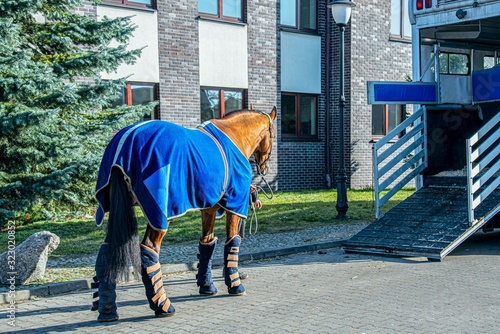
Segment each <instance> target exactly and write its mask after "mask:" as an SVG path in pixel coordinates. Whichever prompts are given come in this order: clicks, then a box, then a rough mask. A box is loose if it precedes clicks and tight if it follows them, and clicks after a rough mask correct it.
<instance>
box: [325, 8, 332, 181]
mask: <svg viewBox="0 0 500 334" xmlns="http://www.w3.org/2000/svg"><path fill="white" fill-rule="evenodd" d="M330 34H331V27H330V11H329V8H328V7H327V8H326V45H325V48H326V50H325V58H326V59H325V81H326V85H325V181H326V186H327V188H328V189H330V188H331V187H332V179H331V178H332V166H331V163H330V150H331V146H330V93H331V92H330V73H331V68H330V52H331V51H330V47H331V46H330V44H331V43H330V38H331V35H330Z"/></svg>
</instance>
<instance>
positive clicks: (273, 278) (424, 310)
mask: <svg viewBox="0 0 500 334" xmlns="http://www.w3.org/2000/svg"><path fill="white" fill-rule="evenodd" d="M499 239H500V232H495V233H491V234H482V233H479V234H477V235H474V236H473V237H471V238H470V239H469V240H468V241H466V242H465V243H464V244H462V245H461V246H460V247H459V248H457V249H456V250H455V251H454V252H452V254H451V255H449V256H448V257H446V258H445V259H444V260H443V261H442V262H428V261H426V259H422V258H404V259H402V258H388V257H379V256H372V255H362V254H345V253H344V252H343V251H342V250H341V249H340V248H332V249H328V250H321V251H319V252H318V251H316V252H309V253H302V254H296V255H290V256H286V257H281V258H276V259H272V260H267V261H259V262H251V263H247V264H243V265H242V266H241V269H243V270H244V271H246V272H247V273H249V275H250V278H249V279H248V280H247V281H245V282H244V284H245V287H246V288H247V292H248V293H247V295H246V296H242V297H231V296H228V295H227V293H226V289H225V286H224V282H223V280H222V279H221V277H220V272H219V270H216V271H215V272H214V274H215V276H216V285H217V287H218V289H219V291H220V292H219V295H218V296H215V297H208V298H207V297H199V296H198V294H197V287H196V282H195V279H194V272H186V273H180V274H175V275H172V276H168V277H166V278H164V281H165V283H166V291H167V294H168V295H169V296H170V298H171V300H172V302H173V303H174V305H175V306H176V309H177V314H176V316H174V317H171V318H164V319H157V318H155V317H154V316H153V314H152V312H151V311H150V310H149V308H148V305H147V301H146V299H145V296H144V291H143V290H144V289H143V286H142V284H138V283H133V284H125V285H122V286H120V287H119V290H118V305H119V312H120V316H121V320H120V321H118V322H114V323H109V324H102V323H98V322H97V321H96V320H95V319H96V316H97V314H96V313H94V312H91V311H90V310H89V308H90V302H91V291H81V292H75V293H70V294H66V295H60V296H55V297H50V298H44V299H40V300H36V301H28V302H25V303H21V304H19V305H18V308H17V310H16V314H15V316H16V319H15V325H16V327H11V326H9V325H8V322H7V321H8V319H7V315H8V314H7V312H5V309H3V310H2V312H1V313H0V319H1V320H0V331H1V332H17V333H56V332H75V333H134V334H136V333H158V332H160V333H384V334H386V333H500V325H499V324H498V321H500V290H499V289H498V276H499V273H500V270H499V269H498V268H499V261H500V257H499V255H500V242H499V241H500V240H499Z"/></svg>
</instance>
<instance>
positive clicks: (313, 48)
mask: <svg viewBox="0 0 500 334" xmlns="http://www.w3.org/2000/svg"><path fill="white" fill-rule="evenodd" d="M281 90H282V91H284V92H293V93H309V94H320V93H321V37H319V36H311V35H305V34H297V33H290V32H281Z"/></svg>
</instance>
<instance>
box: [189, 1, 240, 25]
mask: <svg viewBox="0 0 500 334" xmlns="http://www.w3.org/2000/svg"><path fill="white" fill-rule="evenodd" d="M198 12H199V13H200V15H201V16H206V17H212V18H217V19H221V20H229V21H243V0H198Z"/></svg>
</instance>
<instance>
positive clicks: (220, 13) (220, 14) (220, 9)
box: [198, 0, 246, 23]
mask: <svg viewBox="0 0 500 334" xmlns="http://www.w3.org/2000/svg"><path fill="white" fill-rule="evenodd" d="M199 1H201V0H199ZM240 1H241V18H237V17H234V16H225V15H224V0H217V15H216V14H210V13H204V12H200V11H199V7H198V15H199V16H200V17H201V18H205V19H212V20H220V21H229V22H237V23H243V22H245V18H244V17H245V7H246V1H245V0H240Z"/></svg>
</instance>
